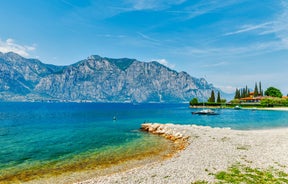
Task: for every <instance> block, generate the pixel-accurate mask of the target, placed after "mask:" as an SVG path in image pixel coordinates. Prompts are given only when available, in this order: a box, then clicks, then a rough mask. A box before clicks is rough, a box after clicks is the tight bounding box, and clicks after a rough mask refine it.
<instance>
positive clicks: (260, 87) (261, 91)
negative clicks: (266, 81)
mask: <svg viewBox="0 0 288 184" xmlns="http://www.w3.org/2000/svg"><path fill="white" fill-rule="evenodd" d="M259 93H260V96H263V90H262V85H261V81H260V82H259Z"/></svg>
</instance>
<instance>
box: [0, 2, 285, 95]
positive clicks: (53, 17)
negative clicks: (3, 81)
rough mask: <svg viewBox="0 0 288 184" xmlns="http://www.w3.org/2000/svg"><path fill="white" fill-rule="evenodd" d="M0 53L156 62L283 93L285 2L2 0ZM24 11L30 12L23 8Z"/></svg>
mask: <svg viewBox="0 0 288 184" xmlns="http://www.w3.org/2000/svg"><path fill="white" fill-rule="evenodd" d="M1 6H2V11H1V16H0V25H1V26H0V28H1V29H0V52H3V53H7V52H10V51H11V52H15V53H17V54H19V55H21V56H23V57H25V58H36V59H39V60H40V61H42V62H43V63H47V64H54V65H70V64H73V63H75V62H78V61H80V60H82V59H83V58H87V57H88V56H91V55H100V56H101V57H108V58H135V59H136V60H138V61H143V62H147V61H158V62H159V63H161V64H163V65H165V66H167V67H169V68H171V69H173V70H176V71H178V72H180V71H185V72H187V73H188V74H189V75H191V76H193V77H197V78H205V79H206V80H207V81H208V82H209V83H212V84H213V85H214V86H215V87H216V88H220V89H221V90H222V91H224V92H227V93H234V92H235V90H236V88H238V89H239V88H243V87H245V85H247V86H248V87H252V89H253V88H254V86H255V82H257V83H258V82H260V81H261V82H262V88H263V89H267V88H268V87H270V86H273V87H276V88H278V89H280V90H281V92H282V93H283V95H284V96H286V95H287V93H288V86H287V84H288V77H287V76H288V75H287V71H286V70H287V69H286V68H285V67H283V66H285V65H287V64H288V61H287V58H288V27H287V26H285V25H287V23H288V19H287V16H288V2H287V1H285V0H282V1H278V2H275V1H265V2H249V1H246V0H233V1H229V2H222V1H220V0H213V1H209V2H207V1H204V0H197V1H193V2H190V1H188V0H181V1H176V0H169V1H164V0H160V1H157V2H154V1H151V0H141V1H135V2H134V1H131V0H123V1H121V2H117V1H109V2H107V1H102V0H97V1H90V0H85V1H77V0H55V1H37V0H27V1H16V0H11V1H5V2H4V3H2V4H1ZM27 10H29V11H27Z"/></svg>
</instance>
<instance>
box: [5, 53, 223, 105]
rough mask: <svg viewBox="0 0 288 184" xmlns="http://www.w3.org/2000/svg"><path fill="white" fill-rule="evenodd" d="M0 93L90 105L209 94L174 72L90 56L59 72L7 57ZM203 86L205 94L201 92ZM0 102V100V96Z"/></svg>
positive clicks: (186, 76)
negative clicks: (89, 102)
mask: <svg viewBox="0 0 288 184" xmlns="http://www.w3.org/2000/svg"><path fill="white" fill-rule="evenodd" d="M0 66H5V67H1V69H0V72H1V73H0V75H1V76H5V77H3V78H2V77H1V83H0V93H2V94H3V93H4V92H5V93H6V94H9V95H8V97H9V98H8V99H7V98H5V97H3V95H2V100H7V101H10V100H13V99H14V100H15V98H12V97H13V95H14V96H15V95H16V96H17V95H18V96H21V98H16V100H17V99H18V100H19V99H20V101H25V100H30V99H32V98H34V99H36V100H56V101H59V100H60V101H93V102H139V103H140V102H188V101H189V100H190V99H191V98H193V97H198V98H203V97H204V98H207V97H208V96H209V95H210V93H211V90H212V89H213V90H217V91H218V89H215V88H214V87H213V86H212V85H208V83H207V82H206V80H205V79H197V78H194V77H191V76H190V75H189V74H187V73H185V72H180V73H179V72H176V71H174V70H171V69H169V68H167V67H165V66H163V65H161V64H159V63H158V62H155V61H153V62H140V61H137V60H135V59H128V58H122V59H111V58H102V57H100V56H97V55H95V56H90V57H88V58H87V59H84V60H82V61H79V62H77V63H75V64H72V65H69V66H65V67H60V66H53V65H46V64H43V63H41V62H40V61H38V60H33V59H25V58H23V57H21V56H18V55H16V54H13V53H8V54H0ZM204 86H206V89H205V90H204ZM0 98H1V96H0Z"/></svg>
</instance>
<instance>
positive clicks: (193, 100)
mask: <svg viewBox="0 0 288 184" xmlns="http://www.w3.org/2000/svg"><path fill="white" fill-rule="evenodd" d="M189 103H190V105H192V106H193V105H197V104H198V99H197V98H193V99H192V100H190V102H189Z"/></svg>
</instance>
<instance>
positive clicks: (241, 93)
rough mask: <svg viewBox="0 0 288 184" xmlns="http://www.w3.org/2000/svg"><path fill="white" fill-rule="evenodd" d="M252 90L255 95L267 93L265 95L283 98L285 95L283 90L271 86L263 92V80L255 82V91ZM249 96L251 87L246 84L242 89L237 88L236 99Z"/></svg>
mask: <svg viewBox="0 0 288 184" xmlns="http://www.w3.org/2000/svg"><path fill="white" fill-rule="evenodd" d="M252 92H253V96H254V97H258V96H264V95H265V96H270V97H278V98H282V96H283V94H282V92H281V91H280V90H279V89H277V88H275V87H269V88H267V89H266V90H265V92H263V89H262V85H261V82H259V83H258V84H257V82H256V83H255V87H254V91H252ZM249 96H250V89H249V88H248V87H247V85H246V87H245V88H241V89H238V88H236V92H235V96H234V99H240V98H245V97H249Z"/></svg>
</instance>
